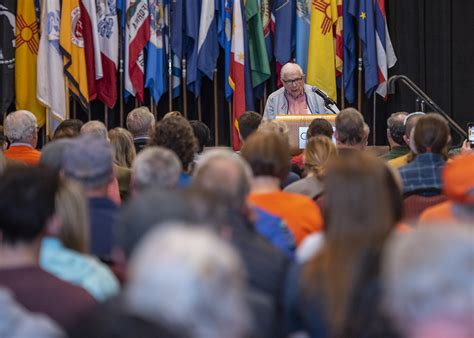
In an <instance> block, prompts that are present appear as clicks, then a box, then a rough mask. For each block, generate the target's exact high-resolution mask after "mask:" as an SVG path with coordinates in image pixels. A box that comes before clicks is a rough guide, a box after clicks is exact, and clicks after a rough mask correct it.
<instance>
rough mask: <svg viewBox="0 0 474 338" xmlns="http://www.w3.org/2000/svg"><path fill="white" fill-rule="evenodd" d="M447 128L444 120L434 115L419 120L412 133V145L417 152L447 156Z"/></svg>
mask: <svg viewBox="0 0 474 338" xmlns="http://www.w3.org/2000/svg"><path fill="white" fill-rule="evenodd" d="M449 137H450V136H449V127H448V123H447V122H446V120H444V119H443V118H442V117H441V116H438V115H436V114H429V115H425V116H422V117H420V118H419V120H418V122H417V123H416V127H415V132H414V137H413V138H414V139H413V142H414V145H415V147H416V150H417V152H418V153H419V154H420V153H427V152H430V153H435V154H443V155H445V156H447V147H448V140H449Z"/></svg>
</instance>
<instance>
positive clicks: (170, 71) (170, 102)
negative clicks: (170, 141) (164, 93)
mask: <svg viewBox="0 0 474 338" xmlns="http://www.w3.org/2000/svg"><path fill="white" fill-rule="evenodd" d="M166 14H167V16H168V34H166V40H167V44H166V46H167V47H168V83H169V84H168V86H169V90H168V108H169V110H168V111H173V86H174V81H173V80H174V79H173V53H172V52H171V45H170V34H171V4H170V5H168V7H167V8H166Z"/></svg>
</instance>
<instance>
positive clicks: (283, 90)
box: [268, 87, 285, 100]
mask: <svg viewBox="0 0 474 338" xmlns="http://www.w3.org/2000/svg"><path fill="white" fill-rule="evenodd" d="M284 92H285V88H284V87H281V88H279V89H277V90H275V91H274V92H273V93H271V94H270V95H268V100H270V99H272V98H274V97H277V96H280V95H283V94H284Z"/></svg>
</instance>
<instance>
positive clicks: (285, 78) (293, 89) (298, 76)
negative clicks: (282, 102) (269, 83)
mask: <svg viewBox="0 0 474 338" xmlns="http://www.w3.org/2000/svg"><path fill="white" fill-rule="evenodd" d="M280 80H281V82H282V83H283V87H285V91H286V93H287V94H289V95H291V96H292V97H298V96H300V95H302V94H303V93H304V73H303V69H301V67H300V66H299V65H298V64H296V63H291V62H288V63H286V64H285V65H284V66H283V67H281V72H280Z"/></svg>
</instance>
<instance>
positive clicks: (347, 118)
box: [335, 108, 367, 149]
mask: <svg viewBox="0 0 474 338" xmlns="http://www.w3.org/2000/svg"><path fill="white" fill-rule="evenodd" d="M364 125H365V122H364V117H363V116H362V114H361V113H360V112H359V111H358V110H357V109H355V108H346V109H343V110H341V111H340V112H339V114H337V116H336V134H335V135H336V141H337V145H338V147H347V148H354V149H363V148H364V147H365V143H366V141H367V137H366V130H364V128H365V126H364Z"/></svg>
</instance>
